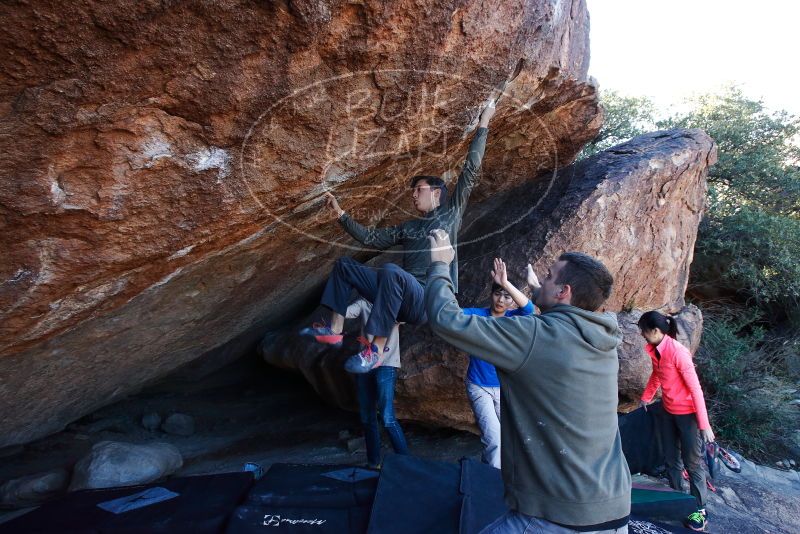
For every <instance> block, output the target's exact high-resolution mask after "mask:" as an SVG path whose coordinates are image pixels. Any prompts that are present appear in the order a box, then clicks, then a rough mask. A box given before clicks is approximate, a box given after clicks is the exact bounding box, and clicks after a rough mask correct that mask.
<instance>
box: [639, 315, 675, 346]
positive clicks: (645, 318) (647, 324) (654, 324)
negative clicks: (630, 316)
mask: <svg viewBox="0 0 800 534" xmlns="http://www.w3.org/2000/svg"><path fill="white" fill-rule="evenodd" d="M639 328H640V329H642V330H655V329H656V328H657V329H659V330H661V333H662V334H666V335H668V336H669V337H671V338H673V339H675V338H676V337H677V336H678V322H677V321H676V320H675V318H674V317H672V316H671V315H663V314H661V313H658V312H657V311H649V312H645V313H643V314H642V316H641V317H640V318H639Z"/></svg>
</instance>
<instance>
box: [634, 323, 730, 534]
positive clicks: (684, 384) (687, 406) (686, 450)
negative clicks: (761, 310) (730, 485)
mask: <svg viewBox="0 0 800 534" xmlns="http://www.w3.org/2000/svg"><path fill="white" fill-rule="evenodd" d="M639 329H640V330H641V332H642V337H644V338H645V339H646V340H647V345H645V351H647V354H649V355H650V359H651V360H652V361H653V374H652V375H650V380H649V381H648V382H647V387H645V390H644V393H642V400H641V403H640V404H641V405H642V406H644V407H645V409H647V404H648V403H650V402H652V400H653V397H654V396H655V394H656V391H658V388H659V386H660V387H661V400H662V403H663V406H664V415H663V417H659V418H658V423H657V424H658V425H659V426H658V430H659V432H660V434H661V438H662V439H661V441H662V443H663V446H664V456H665V457H666V463H667V476H668V477H669V484H670V486H672V488H673V489H676V490H680V489H681V478H682V476H681V475H682V470H681V467H680V459H681V458H682V459H683V465H684V466H685V467H686V470H687V471H688V472H689V487H690V491H691V493H692V495H693V496H694V498H695V499H696V500H697V512H694V513H692V514H690V515H689V517H688V518H687V520H686V524H687V526H688V527H689V528H691V529H692V530H697V531H704V530H705V528H706V524H707V514H706V509H705V508H706V495H707V489H706V471H705V469H704V468H703V454H702V451H701V447H700V446H699V443H698V440H697V432H698V430H699V431H700V435H701V436H702V438H703V442H705V443H710V442H712V441H714V432H713V431H712V430H711V425H710V424H709V422H708V413H707V412H706V403H705V399H704V398H703V390H702V389H700V381H699V380H698V379H697V373H696V372H695V370H694V363H693V362H692V354H691V352H689V349H687V348H686V347H684V346H683V345H681V344H680V343H678V341H677V340H676V339H675V337H676V336H677V334H678V325H677V324H676V322H675V318H674V317H669V316H665V315H662V314H660V313H658V312H657V311H649V312H647V313H645V314H644V315H642V317H641V318H640V319H639Z"/></svg>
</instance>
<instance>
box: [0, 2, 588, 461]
mask: <svg viewBox="0 0 800 534" xmlns="http://www.w3.org/2000/svg"><path fill="white" fill-rule="evenodd" d="M70 6H71V7H70V14H69V16H66V15H65V14H64V11H63V6H62V4H61V3H59V2H53V1H50V0H34V1H33V2H28V3H22V4H13V3H11V4H9V3H5V4H3V5H2V6H0V18H1V19H2V20H3V21H4V22H5V24H4V28H5V31H4V32H3V34H2V36H0V49H2V54H0V73H2V76H0V116H2V126H0V128H1V129H0V133H1V134H2V135H0V230H2V231H0V250H2V251H3V253H2V254H0V377H2V379H0V406H2V409H0V447H1V446H5V445H8V444H13V443H20V442H25V441H29V440H31V439H34V438H36V437H39V436H42V435H45V434H47V433H50V432H53V431H56V430H58V429H60V428H62V427H63V426H64V425H65V424H66V423H68V422H70V421H72V420H74V419H76V418H78V417H79V416H81V415H83V414H86V413H88V412H90V411H92V410H94V409H96V408H98V407H99V406H102V405H104V404H107V403H109V402H112V401H114V400H115V399H118V398H119V397H120V396H122V395H125V394H126V393H129V392H132V391H135V390H136V389H137V388H138V387H140V386H141V385H142V384H143V383H146V382H148V381H151V380H153V379H155V378H158V377H160V376H163V375H164V374H166V373H168V372H171V371H173V370H175V369H176V368H178V367H180V366H182V365H185V364H187V363H189V362H192V361H193V360H195V359H197V358H198V357H200V356H202V355H206V356H207V357H209V358H211V359H212V360H214V361H215V362H218V363H220V364H221V363H225V362H226V361H230V359H232V358H234V357H236V356H238V355H240V354H241V353H242V351H243V350H245V349H247V348H249V347H252V346H253V345H254V344H255V342H256V341H257V339H258V338H260V337H261V335H262V334H263V332H264V331H265V330H266V329H269V328H275V327H276V326H277V325H279V324H281V323H285V321H286V319H287V317H292V316H293V315H294V314H297V313H299V312H300V311H301V310H302V308H303V303H304V302H305V300H306V298H307V297H308V296H309V295H311V294H313V292H314V291H316V290H318V289H319V286H320V283H321V282H322V280H323V279H324V277H325V274H326V273H327V271H328V268H329V267H330V265H331V264H332V262H333V260H334V259H335V258H336V257H337V256H340V255H341V254H342V253H345V252H348V251H350V250H351V249H349V248H348V247H350V246H351V245H352V242H350V241H346V240H345V239H344V238H343V236H342V233H341V231H340V230H339V228H338V227H337V226H336V225H333V224H331V223H330V221H329V220H327V219H324V218H323V219H320V218H319V217H318V214H319V212H320V210H319V206H320V204H321V195H322V193H323V192H324V191H326V190H336V191H337V192H338V194H339V197H340V199H341V202H342V205H343V206H344V207H345V208H346V209H348V211H350V212H351V213H353V214H356V215H358V218H359V219H360V220H362V221H371V222H384V223H390V222H392V221H395V220H399V219H402V218H406V217H407V213H406V212H408V211H410V202H409V200H408V198H407V197H408V194H407V192H406V191H407V189H406V188H407V180H408V178H409V177H410V176H411V175H414V174H420V173H425V174H442V173H443V175H444V176H445V177H446V178H451V177H452V176H453V175H454V174H455V171H457V167H458V165H460V163H461V161H462V158H463V152H464V150H465V147H466V145H467V143H468V141H469V137H470V132H471V129H472V128H473V127H474V123H475V120H476V117H477V114H478V112H479V108H480V106H481V103H482V102H484V101H485V100H486V99H487V98H488V97H489V96H490V95H493V94H497V89H498V88H505V93H504V95H503V96H502V97H501V99H500V101H499V111H498V114H497V116H496V117H495V120H494V122H493V125H492V132H491V134H490V137H489V150H488V153H487V157H486V160H485V166H484V173H483V181H482V184H481V186H480V188H479V189H478V190H477V191H476V192H475V197H474V198H475V200H478V199H480V198H486V197H488V196H489V195H490V194H492V193H493V192H495V191H498V190H502V189H508V188H509V187H512V186H514V185H517V184H519V183H522V182H523V181H525V180H526V179H527V178H529V177H531V176H536V175H537V174H539V173H540V172H541V171H544V170H547V169H552V168H555V167H557V166H562V165H564V164H566V163H569V162H570V161H571V160H572V159H573V158H574V156H575V154H576V153H577V151H578V150H579V149H580V147H581V146H582V145H583V144H584V143H585V142H586V141H587V140H589V139H591V138H592V137H593V136H594V135H595V134H596V133H597V131H598V129H599V127H600V125H601V123H602V113H601V111H600V109H599V108H598V104H597V97H596V94H595V90H594V87H593V86H592V85H591V84H590V83H589V81H588V80H587V76H586V73H587V69H588V59H589V56H588V14H587V11H586V6H585V3H584V1H583V0H575V1H573V2H570V3H564V2H556V3H553V2H549V1H546V0H522V1H521V2H501V3H493V4H492V8H491V9H487V8H486V4H485V3H484V2H478V1H476V0H464V1H461V2H441V1H438V0H437V1H434V0H422V1H418V2H413V3H412V2H407V1H404V0H400V1H397V2H389V3H387V2H383V1H379V0H366V1H364V2H359V3H352V2H344V1H341V0H323V1H314V2H309V1H306V0H299V1H292V2H272V3H269V2H267V3H265V2H256V1H254V0H249V1H248V0H220V1H217V2H200V3H196V2H195V3H179V4H175V3H170V2H167V3H164V2H151V1H145V2H138V3H135V5H134V4H131V3H130V2H122V1H121V0H112V1H110V2H89V1H86V0H78V1H76V2H73V3H71V5H70ZM376 199H377V200H376ZM362 254H363V252H362Z"/></svg>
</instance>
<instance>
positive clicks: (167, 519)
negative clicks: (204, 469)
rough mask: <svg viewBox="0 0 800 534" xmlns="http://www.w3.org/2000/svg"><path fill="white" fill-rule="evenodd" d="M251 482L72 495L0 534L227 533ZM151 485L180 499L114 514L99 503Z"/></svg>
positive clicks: (214, 479)
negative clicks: (236, 509) (99, 505)
mask: <svg viewBox="0 0 800 534" xmlns="http://www.w3.org/2000/svg"><path fill="white" fill-rule="evenodd" d="M252 484H253V475H252V473H247V472H243V473H225V474H220V475H205V476H194V477H181V478H173V479H170V480H166V481H164V482H159V483H154V484H147V485H141V486H127V487H123V488H109V489H99V490H83V491H77V492H74V493H70V494H68V495H66V496H64V497H62V498H60V499H57V500H55V501H52V502H49V503H45V504H44V505H42V506H41V507H39V508H37V509H36V510H33V511H32V512H29V513H27V514H25V515H23V516H20V517H17V518H15V519H12V520H11V521H9V522H7V523H3V524H0V534H10V533H19V532H25V533H30V534H50V533H52V534H55V533H58V534H67V533H68V534H79V533H80V534H98V533H111V532H113V533H120V534H126V533H134V532H135V533H140V532H148V533H155V534H161V533H164V534H166V533H177V534H180V533H186V534H206V533H208V534H211V533H218V532H224V530H225V526H226V524H227V522H228V518H229V517H230V515H231V513H232V512H233V510H234V509H235V508H236V506H237V505H239V503H241V502H242V501H243V500H244V498H245V496H246V495H247V492H248V491H249V490H250V487H251V486H252ZM148 488H164V489H166V490H168V492H173V493H177V496H176V497H173V498H170V499H167V500H164V501H161V502H157V503H155V504H150V505H149V506H144V507H141V508H136V509H132V510H129V511H126V512H122V513H119V514H115V513H112V512H109V511H106V510H103V509H102V508H100V507H98V506H97V505H98V504H101V503H107V502H109V501H114V500H116V499H121V498H123V497H127V496H132V495H134V494H137V493H142V492H143V490H146V489H148Z"/></svg>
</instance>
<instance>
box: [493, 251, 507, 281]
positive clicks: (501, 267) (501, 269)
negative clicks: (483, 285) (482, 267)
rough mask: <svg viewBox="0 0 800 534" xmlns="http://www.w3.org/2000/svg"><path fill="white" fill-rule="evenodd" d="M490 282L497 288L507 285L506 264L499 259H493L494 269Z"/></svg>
mask: <svg viewBox="0 0 800 534" xmlns="http://www.w3.org/2000/svg"><path fill="white" fill-rule="evenodd" d="M492 281H493V282H494V283H495V284H498V285H499V286H502V287H506V284H508V273H507V272H506V264H505V262H504V261H503V260H502V259H500V258H495V259H494V269H493V270H492Z"/></svg>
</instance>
